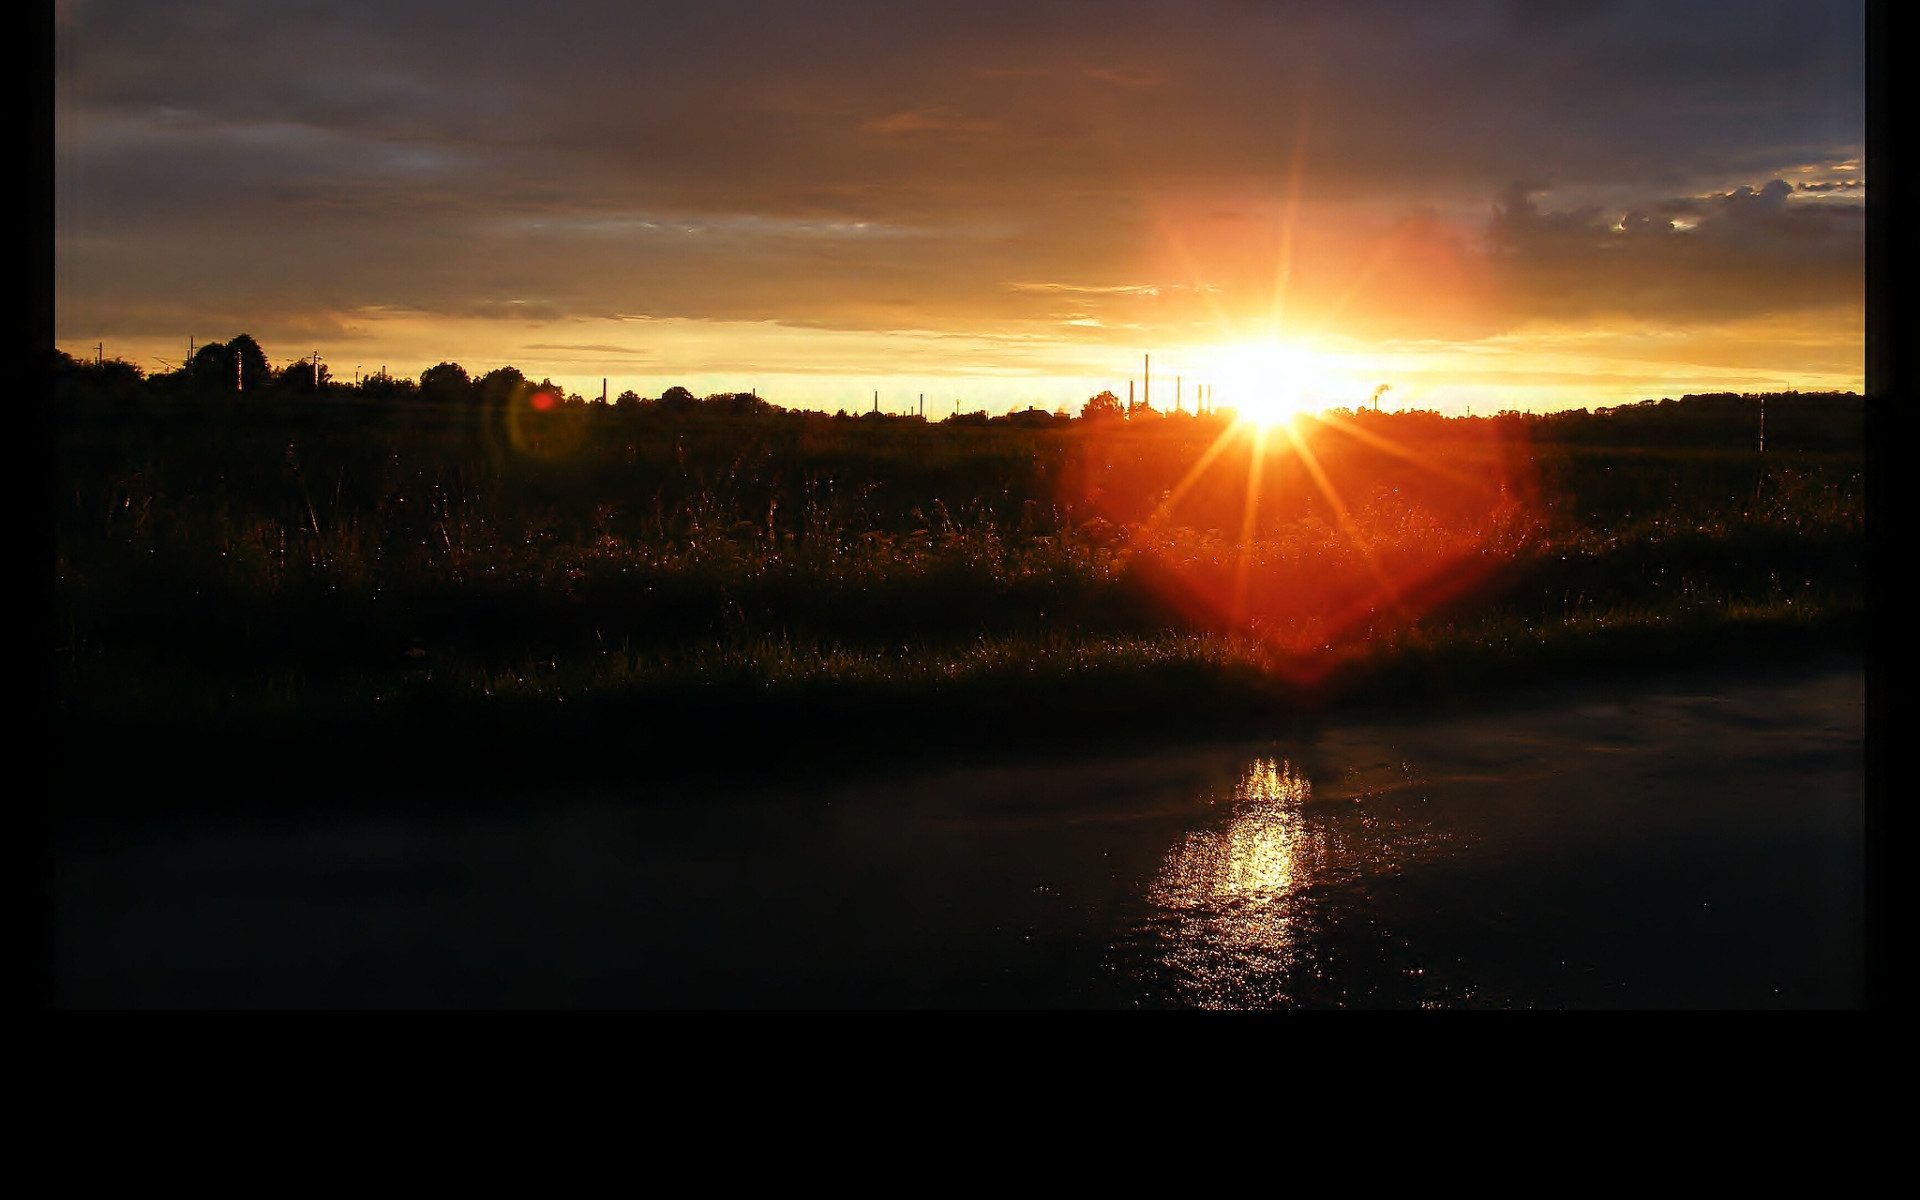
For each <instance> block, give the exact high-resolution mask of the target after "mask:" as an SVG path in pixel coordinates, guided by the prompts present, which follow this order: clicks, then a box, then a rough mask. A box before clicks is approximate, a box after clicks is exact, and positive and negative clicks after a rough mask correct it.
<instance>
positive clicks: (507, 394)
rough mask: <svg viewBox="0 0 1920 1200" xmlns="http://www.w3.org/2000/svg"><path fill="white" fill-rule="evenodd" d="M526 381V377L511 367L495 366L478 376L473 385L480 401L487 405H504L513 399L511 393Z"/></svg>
mask: <svg viewBox="0 0 1920 1200" xmlns="http://www.w3.org/2000/svg"><path fill="white" fill-rule="evenodd" d="M526 382H527V377H526V376H525V375H522V374H521V373H520V372H519V371H518V370H517V369H515V368H513V367H497V368H495V369H494V370H491V371H488V372H487V373H486V374H485V375H482V376H481V377H480V382H479V383H477V384H475V385H474V391H476V392H478V393H479V396H480V400H481V402H482V403H484V404H486V405H488V406H489V407H498V406H503V405H505V404H506V403H507V402H508V401H509V400H511V399H513V393H514V392H515V391H516V390H517V389H519V388H520V387H522V386H523V385H524V384H525V383H526Z"/></svg>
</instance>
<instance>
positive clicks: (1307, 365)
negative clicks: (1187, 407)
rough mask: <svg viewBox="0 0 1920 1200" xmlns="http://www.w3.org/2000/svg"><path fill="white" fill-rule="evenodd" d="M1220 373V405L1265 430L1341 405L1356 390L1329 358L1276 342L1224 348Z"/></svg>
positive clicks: (1219, 360)
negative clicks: (1345, 394)
mask: <svg viewBox="0 0 1920 1200" xmlns="http://www.w3.org/2000/svg"><path fill="white" fill-rule="evenodd" d="M1214 374H1215V376H1216V377H1217V378H1218V379H1219V380H1220V383H1219V385H1218V386H1219V389H1220V403H1221V404H1222V405H1223V406H1225V407H1230V408H1234V409H1237V410H1238V411H1239V413H1240V417H1241V419H1242V420H1247V421H1252V422H1255V423H1257V424H1261V425H1275V424H1279V423H1280V422H1283V421H1289V420H1292V419H1293V418H1294V417H1295V416H1296V415H1298V414H1300V413H1302V412H1308V411H1311V410H1313V409H1316V408H1321V407H1324V406H1327V405H1331V404H1335V403H1338V402H1340V400H1341V399H1342V398H1344V397H1343V394H1344V392H1346V391H1348V390H1351V381H1349V380H1347V379H1345V378H1344V376H1343V374H1342V373H1341V372H1340V371H1339V370H1338V368H1337V367H1336V365H1335V364H1334V362H1333V361H1332V360H1331V359H1330V358H1329V357H1328V356H1327V355H1324V354H1321V353H1319V352H1318V351H1316V350H1313V349H1312V348H1310V347H1307V346H1303V345H1300V344H1298V343H1295V342H1285V341H1280V340H1278V339H1272V338H1268V339H1262V340H1260V341H1252V342H1240V343H1237V344H1235V345H1231V346H1225V347H1222V349H1221V351H1220V354H1219V357H1218V358H1217V359H1216V361H1215V367H1214Z"/></svg>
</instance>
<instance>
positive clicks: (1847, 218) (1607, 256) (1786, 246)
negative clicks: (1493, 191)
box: [1487, 179, 1866, 319]
mask: <svg viewBox="0 0 1920 1200" xmlns="http://www.w3.org/2000/svg"><path fill="white" fill-rule="evenodd" d="M1793 191H1794V189H1793V186H1792V185H1791V184H1789V183H1787V182H1786V181H1785V180H1780V179H1775V180H1771V181H1769V182H1768V183H1766V184H1765V185H1764V186H1762V187H1760V188H1758V189H1755V188H1752V187H1741V188H1738V189H1735V190H1733V191H1730V192H1726V193H1723V194H1720V195H1715V196H1707V197H1680V198H1675V199H1671V200H1668V201H1666V202H1664V203H1659V204H1654V205H1650V206H1648V207H1647V208H1644V209H1629V210H1626V211H1624V212H1606V211H1602V210H1601V209H1599V208H1596V207H1587V208H1581V209H1577V210H1573V211H1566V212H1549V211H1542V210H1541V209H1540V208H1539V207H1538V206H1537V205H1536V204H1535V202H1534V198H1533V194H1532V189H1529V188H1527V187H1525V186H1515V187H1513V188H1510V189H1509V191H1508V193H1507V196H1506V199H1505V202H1504V203H1503V204H1502V205H1500V206H1499V207H1497V208H1496V210H1495V213H1494V217H1493V220H1492V221H1491V223H1490V224H1489V226H1488V230H1487V240H1488V243H1489V250H1490V252H1491V253H1490V261H1491V264H1492V267H1493V272H1492V274H1493V277H1494V279H1495V280H1496V281H1497V283H1498V285H1499V286H1500V287H1501V289H1503V294H1504V299H1505V301H1506V307H1507V308H1508V310H1509V311H1514V312H1521V313H1526V314H1529V315H1550V316H1591V315H1597V314H1602V313H1605V314H1617V315H1635V316H1645V317H1665V318H1681V319H1685V318H1696V319H1712V318H1716V317H1730V316H1747V315H1752V314H1756V313H1766V312H1790V311H1795V310H1801V309H1809V308H1830V307H1833V306H1835V305H1841V304H1846V303H1849V302H1857V301H1858V299H1859V297H1860V295H1861V291H1862V289H1863V287H1864V286H1865V266H1866V263H1865V256H1864V245H1865V241H1864V234H1865V231H1864V227H1863V218H1864V212H1863V210H1862V209H1860V208H1859V207H1858V206H1855V205H1834V204H1818V203H1813V204H1808V203H1800V204H1795V203H1791V202H1790V201H1789V197H1791V196H1792V194H1793Z"/></svg>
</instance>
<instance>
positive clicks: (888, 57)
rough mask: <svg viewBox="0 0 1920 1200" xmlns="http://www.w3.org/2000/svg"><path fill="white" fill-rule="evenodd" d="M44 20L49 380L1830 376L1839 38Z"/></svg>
mask: <svg viewBox="0 0 1920 1200" xmlns="http://www.w3.org/2000/svg"><path fill="white" fill-rule="evenodd" d="M58 11H59V35H58V36H59V43H58V63H57V68H56V86H57V88H58V102H57V103H58V106H57V127H56V153H57V155H58V157H57V167H56V201H57V206H58V207H57V213H58V216H57V227H56V242H55V250H56V257H57V269H58V275H57V283H56V323H57V337H58V340H59V343H60V344H61V345H62V347H63V348H66V349H68V350H69V351H70V352H74V353H76V354H78V353H87V354H91V352H92V350H93V347H94V345H95V344H96V343H101V342H104V343H105V345H106V352H107V353H108V354H109V355H118V356H120V357H125V358H128V359H130V360H133V361H136V362H139V363H140V364H141V365H143V366H145V367H147V368H149V369H155V368H158V367H161V366H163V365H165V364H166V363H170V362H177V361H178V359H179V357H180V356H181V355H182V353H183V352H184V351H185V349H186V346H187V343H188V339H189V338H192V339H195V340H196V341H199V342H203V343H204V342H206V341H209V340H215V339H220V340H224V339H226V338H229V337H231V336H233V335H234V334H236V333H239V332H248V333H251V334H253V335H254V336H255V337H256V338H258V339H259V340H260V341H261V343H262V344H263V345H264V346H265V348H266V350H267V352H268V354H269V356H270V357H271V358H273V359H274V360H276V361H286V360H289V359H292V358H295V357H299V356H301V355H305V354H308V353H310V352H312V351H314V350H318V351H319V352H320V353H321V354H322V355H323V357H324V359H325V361H326V362H327V363H328V364H329V366H330V367H331V369H332V370H333V372H334V374H335V376H336V377H340V378H351V377H352V376H353V375H354V373H355V372H356V371H360V372H371V371H374V370H378V369H380V368H382V367H385V368H386V369H387V370H389V371H391V372H393V373H395V374H405V375H417V374H418V373H419V372H420V371H421V370H422V369H424V368H425V367H427V366H430V365H432V364H433V363H435V362H438V361H441V360H443V359H451V360H454V361H458V362H461V363H463V364H465V365H466V366H467V367H468V368H469V369H470V370H474V371H476V372H478V371H483V370H486V369H488V368H491V367H494V366H498V365H501V364H505V363H511V364H512V365H514V366H517V367H519V368H520V369H521V370H523V371H525V372H527V373H528V374H530V375H533V376H535V377H541V376H545V377H550V378H552V379H553V380H555V381H556V382H559V383H562V384H564V385H565V386H567V387H569V388H571V389H572V390H575V391H577V392H580V393H582V394H584V395H590V396H597V395H598V394H599V393H600V388H601V380H602V379H603V378H604V379H606V380H607V381H608V390H609V392H610V393H613V394H618V393H619V392H620V391H622V390H625V389H628V388H631V389H633V390H636V391H638V392H640V393H642V394H644V395H657V394H658V393H659V392H660V391H662V390H664V389H665V388H666V387H668V386H671V385H674V384H681V385H684V386H688V387H690V388H692V389H693V390H694V391H695V392H696V393H702V394H704V393H707V392H713V391H733V390H746V389H750V388H751V389H757V390H758V391H759V392H760V393H761V394H762V395H763V396H766V397H768V398H769V399H772V400H774V401H775V402H776V403H782V404H786V405H789V406H795V407H815V408H826V409H834V408H840V407H845V408H849V409H865V408H867V407H869V406H870V405H871V403H872V396H873V393H874V392H875V391H878V392H880V393H881V401H882V407H883V408H886V409H889V410H891V411H901V410H904V409H906V408H908V407H910V406H912V405H913V404H914V403H915V402H916V400H917V397H918V396H920V395H925V396H926V398H927V399H926V404H927V411H928V413H929V415H940V414H943V413H946V412H950V411H952V408H953V405H954V403H955V402H956V401H959V402H961V404H962V405H963V406H964V407H967V408H969V409H973V408H987V409H995V410H997V409H1004V408H1008V407H1024V406H1026V405H1028V404H1038V405H1040V406H1041V407H1045V408H1054V407H1057V406H1060V405H1066V406H1069V407H1073V408H1076V409H1077V407H1078V405H1079V404H1080V403H1082V402H1084V400H1085V399H1086V397H1087V396H1088V395H1090V394H1092V393H1093V392H1095V391H1098V390H1101V389H1103V388H1111V389H1113V390H1114V391H1116V392H1117V393H1118V394H1120V395H1122V396H1123V397H1124V396H1125V394H1126V386H1127V383H1128V381H1129V380H1137V379H1138V377H1139V374H1140V357H1141V355H1142V354H1144V353H1151V354H1152V355H1153V356H1154V374H1155V383H1154V400H1155V404H1156V406H1157V407H1168V406H1170V403H1171V401H1172V399H1173V386H1174V379H1175V378H1176V377H1179V378H1180V379H1181V381H1182V383H1181V386H1182V388H1183V392H1184V393H1185V395H1183V399H1185V401H1186V403H1187V404H1189V405H1190V404H1191V391H1190V389H1191V388H1192V387H1194V386H1196V385H1199V384H1202V383H1211V384H1212V385H1213V386H1214V388H1215V395H1216V397H1217V399H1218V401H1219V402H1220V403H1222V404H1234V403H1238V402H1240V401H1241V400H1242V399H1243V396H1239V395H1235V394H1234V389H1236V388H1238V389H1239V390H1240V391H1241V392H1242V393H1245V392H1246V391H1247V390H1248V389H1250V388H1253V387H1257V386H1259V385H1258V383H1257V382H1254V381H1251V375H1252V374H1256V373H1253V372H1250V371H1249V370H1248V367H1247V364H1248V363H1249V362H1259V361H1274V362H1282V363H1293V364H1296V365H1300V364H1305V366H1303V367H1302V368H1301V370H1300V371H1299V374H1300V376H1301V378H1297V379H1294V380H1292V381H1290V382H1289V384H1288V385H1287V386H1289V387H1292V388H1294V389H1295V390H1297V391H1303V392H1305V393H1309V394H1307V395H1305V396H1303V402H1307V401H1311V402H1314V403H1326V404H1343V405H1351V404H1358V403H1362V402H1364V400H1365V399H1366V397H1367V396H1368V395H1369V394H1370V393H1371V392H1372V391H1373V390H1374V388H1375V387H1377V386H1378V385H1379V384H1382V383H1385V384H1388V385H1389V391H1388V392H1387V393H1386V394H1385V396H1383V404H1385V405H1387V406H1398V405H1403V404H1415V405H1419V406H1421V407H1433V408H1440V409H1442V410H1454V411H1458V410H1460V409H1463V408H1465V407H1466V406H1468V405H1473V406H1475V408H1476V409H1477V410H1480V409H1482V406H1484V410H1492V409H1496V408H1533V409H1536V410H1538V409H1550V408H1558V407H1565V406H1569V405H1593V404H1614V403H1621V402H1624V401H1631V400H1637V399H1642V398H1646V397H1650V396H1662V395H1680V394H1682V393H1684V392H1690V391H1720V390H1733V391H1760V390H1778V389H1785V388H1799V389H1802V390H1818V389H1828V388H1847V389H1854V390H1858V389H1859V388H1860V386H1861V381H1862V379H1861V377H1862V371H1863V367H1862V362H1863V308H1864V304H1863V297H1862V286H1863V274H1864V261H1863V260H1864V238H1863V223H1862V200H1863V198H1864V192H1865V183H1866V181H1865V175H1864V170H1863V167H1862V162H1861V153H1862V142H1863V141H1864V118H1863V107H1864V103H1863V83H1862V75H1863V60H1864V45H1863V37H1864V35H1863V30H1862V19H1861V13H1860V11H1859V9H1858V8H1857V7H1856V6H1849V5H1833V4H1821V3H1811V4H1809V3H1764V2H1754V3H1730V2H1729V3H1678V4H1675V3H1658V4H1655V3H1639V2H1630V0H1619V2H1616V3H1604V2H1602V3H1576V2H1550V0H1527V2H1510V0H1509V2H1502V0H1474V2H1466V0H1443V2H1437V3H1424V4H1403V3H1391V4H1389V3H1377V2H1371V0H1355V2H1353V3H1346V4H1341V5H1331V4H1299V3H1286V2H1272V3H1255V2H1253V0H1235V2H1226V0H1222V2H1219V3H1211V4H1204V3H1203V4H1193V3H1186V4H1161V3H1107V4H1098V5H1093V4H1050V5H1044V6H1033V5H1025V4H1020V5H1011V4H1009V5H999V4H974V5H969V6H965V7H964V9H956V10H954V11H924V10H923V9H922V6H898V5H876V4H863V3H831V2H827V3H817V4H808V5H792V4H775V3H720V2H715V3H703V4H699V5H678V4H639V5H614V4H609V3H600V4H592V3H573V4H558V5H543V6H539V7H538V8H537V9H536V8H533V7H528V8H525V9H519V10H515V11H512V12H503V11H499V10H476V9H474V8H473V7H472V6H467V5H454V4H450V3H444V2H439V0H435V2H428V3H406V2H393V0H387V2H383V3H380V4H371V3H365V4H361V3H339V4H330V5H325V6H318V7H311V8H308V7H303V8H298V9H292V8H288V9H284V10H283V9H282V8H280V7H279V6H273V5H242V4H237V3H231V4H229V3H192V4H188V3H139V4H134V3H109V2H105V0H71V2H68V3H63V4H61V5H60V6H59V10H58ZM1276 345H1279V346H1284V347H1285V348H1286V353H1285V354H1279V355H1274V354H1272V353H1270V350H1271V348H1272V347H1273V346H1276ZM1263 355H1265V356H1266V358H1265V359H1263V358H1262V356H1263Z"/></svg>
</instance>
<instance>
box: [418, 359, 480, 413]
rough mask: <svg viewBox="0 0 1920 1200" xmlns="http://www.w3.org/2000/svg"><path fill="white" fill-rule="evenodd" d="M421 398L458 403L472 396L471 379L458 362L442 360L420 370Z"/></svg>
mask: <svg viewBox="0 0 1920 1200" xmlns="http://www.w3.org/2000/svg"><path fill="white" fill-rule="evenodd" d="M420 395H421V398H422V399H426V400H439V401H442V402H444V403H448V404H460V403H464V402H466V401H468V400H471V399H472V398H473V380H472V379H470V378H468V377H467V369H466V368H465V367H463V366H461V365H460V364H459V363H453V362H443V363H440V364H438V365H437V366H431V367H428V368H427V369H426V370H424V371H422V372H420Z"/></svg>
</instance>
